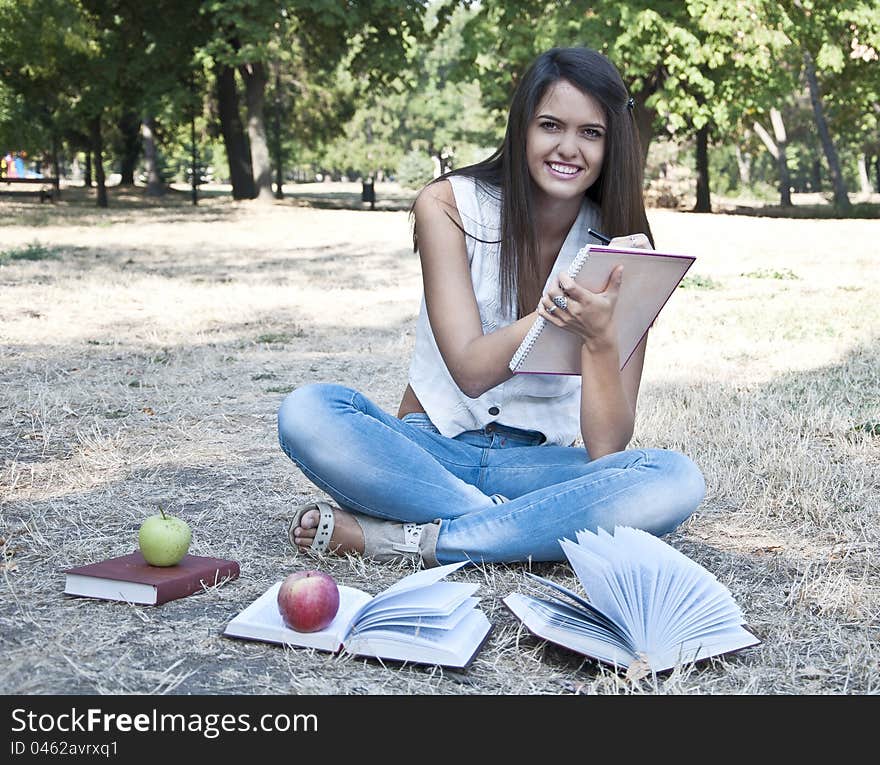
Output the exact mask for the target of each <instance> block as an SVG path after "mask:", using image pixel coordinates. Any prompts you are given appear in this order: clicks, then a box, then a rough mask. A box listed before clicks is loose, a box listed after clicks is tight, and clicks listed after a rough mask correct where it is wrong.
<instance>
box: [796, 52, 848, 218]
mask: <svg viewBox="0 0 880 765" xmlns="http://www.w3.org/2000/svg"><path fill="white" fill-rule="evenodd" d="M804 71H805V73H806V75H807V85H808V86H809V88H810V101H811V103H812V105H813V117H814V119H815V120H816V130H817V132H818V133H819V141H820V142H821V144H822V151H823V152H824V153H825V159H826V160H827V161H828V171H829V172H830V173H831V182H832V185H833V188H834V207H835V208H836V209H837V210H838V211H840V212H847V211H849V210H850V209H852V205H851V204H850V201H849V196H848V195H847V193H846V182H845V181H844V179H843V173H842V172H841V170H840V160H839V159H838V157H837V149H836V148H835V147H834V142H833V141H832V140H831V134H830V133H829V132H828V123H827V122H826V121H825V111H824V109H823V107H822V96H821V94H820V93H819V80H818V78H817V77H816V67H815V65H814V64H813V57H812V56H811V55H810V53H809V51H804Z"/></svg>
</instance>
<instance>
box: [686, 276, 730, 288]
mask: <svg viewBox="0 0 880 765" xmlns="http://www.w3.org/2000/svg"><path fill="white" fill-rule="evenodd" d="M723 286H724V285H722V284H721V282H719V281H717V280H716V279H713V278H712V277H711V276H702V275H699V274H695V275H693V276H685V277H684V279H682V280H681V282H680V283H679V285H678V288H679V289H685V290H687V289H692V290H718V289H721V287H723Z"/></svg>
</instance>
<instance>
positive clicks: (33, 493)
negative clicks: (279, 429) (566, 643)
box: [0, 189, 880, 695]
mask: <svg viewBox="0 0 880 765" xmlns="http://www.w3.org/2000/svg"><path fill="white" fill-rule="evenodd" d="M380 195H381V189H380ZM0 219H2V223H0V236H2V241H3V243H2V245H0V349H2V350H0V354H2V355H0V491H2V496H0V536H2V540H0V542H2V547H0V575H2V585H0V588H2V605H0V650H2V657H3V661H4V666H5V670H6V671H5V676H4V680H5V688H6V692H7V693H12V694H58V693H85V694H119V693H136V694H193V693H208V694H288V693H298V694H367V693H369V694H554V695H555V694H571V693H595V694H682V693H693V694H876V693H878V692H880V646H878V639H880V622H878V611H880V593H878V576H877V574H878V563H877V561H878V552H880V521H878V496H880V485H878V484H880V478H878V476H880V469H878V468H880V465H878V463H880V460H878V455H880V425H878V424H877V423H880V410H878V401H880V359H878V340H880V337H878V334H880V332H878V328H880V308H878V301H877V299H876V294H875V287H876V282H877V278H878V276H880V268H878V265H880V254H878V253H877V251H876V247H875V245H874V242H875V241H876V238H877V237H876V226H877V223H876V222H874V221H869V220H848V221H831V220H786V219H772V218H757V217H744V216H743V217H738V216H731V215H714V216H698V215H691V214H685V213H677V212H671V211H660V210H657V211H652V213H651V220H652V225H653V227H654V232H655V235H656V237H657V240H658V242H659V243H661V244H662V245H663V246H664V247H667V248H669V249H681V250H683V251H690V252H693V253H695V254H697V255H698V257H699V259H698V261H697V264H696V265H695V266H694V268H693V269H692V272H691V274H690V276H689V279H688V286H687V288H685V289H682V290H679V291H678V292H677V293H676V295H675V296H674V297H673V300H672V301H671V302H670V303H669V305H668V307H667V309H666V311H665V312H664V315H663V317H662V318H661V321H660V322H659V323H658V326H657V327H656V329H655V330H654V332H653V333H652V340H651V345H650V348H649V358H648V363H647V369H646V372H645V378H644V386H643V393H642V398H641V402H640V414H639V420H638V423H637V436H636V442H637V444H639V445H642V444H644V445H648V444H650V445H659V446H667V447H671V448H677V449H682V450H683V451H685V452H686V453H688V454H689V455H691V456H692V457H693V458H694V459H695V460H696V461H697V462H698V464H699V465H700V466H701V467H702V468H703V470H704V472H705V474H706V478H707V483H708V494H707V497H706V500H705V502H704V504H703V505H702V507H701V508H700V510H699V512H698V513H697V514H696V515H695V516H693V517H692V518H691V519H690V520H689V521H688V523H687V524H686V525H685V526H684V527H683V528H682V529H681V530H680V531H679V532H678V533H676V534H675V535H673V536H671V537H670V538H668V540H667V541H669V542H670V543H671V544H673V545H675V546H676V547H677V548H679V549H681V550H682V551H684V552H685V553H687V554H688V555H691V556H692V557H693V558H694V559H696V560H697V561H698V562H700V563H701V564H702V565H704V566H705V567H706V568H708V569H709V570H710V571H712V572H713V573H714V574H715V575H716V576H717V577H718V578H719V579H720V580H721V581H722V582H724V583H725V584H727V585H728V586H729V587H730V589H731V591H732V593H733V595H734V597H735V598H736V600H737V601H738V602H739V603H740V604H741V605H742V607H743V609H744V611H745V613H746V615H747V618H748V622H749V624H750V625H751V627H752V629H753V630H754V631H755V632H756V633H757V634H758V636H759V637H760V638H761V639H762V641H763V642H762V644H761V645H760V646H757V647H755V648H752V649H747V650H745V651H743V652H740V653H738V654H733V655H729V656H725V657H722V658H718V659H714V660H709V661H706V662H701V663H700V664H698V665H696V666H687V667H682V668H681V669H679V670H676V671H674V672H672V673H671V674H666V675H662V676H659V677H650V676H649V677H646V678H642V679H641V680H633V681H629V680H627V679H626V678H625V677H623V676H620V675H617V674H615V673H613V672H611V671H609V670H608V669H605V668H603V667H601V666H597V665H596V664H594V663H592V662H589V661H586V660H584V659H583V657H580V656H578V655H574V654H572V653H569V652H566V651H564V650H562V649H559V648H556V647H554V646H552V645H549V644H546V643H543V642H542V641H539V640H536V639H535V638H533V637H532V636H530V635H529V634H528V633H526V632H525V631H524V630H522V629H520V628H519V626H518V624H517V623H516V622H515V621H514V620H513V618H512V617H511V616H510V615H509V613H508V612H507V611H506V609H505V608H504V606H503V605H502V604H501V598H502V597H503V596H504V595H506V594H507V593H508V592H510V591H511V590H513V589H516V588H520V587H521V586H522V585H523V581H522V571H523V570H524V569H525V568H526V567H525V566H519V565H507V566H506V565H493V566H485V567H475V568H471V569H467V570H464V571H461V572H458V573H457V574H456V577H458V578H460V579H462V580H469V581H478V582H480V584H481V585H482V586H481V590H480V592H481V594H482V603H483V608H484V609H485V611H486V612H487V614H488V616H489V618H490V620H491V621H492V622H493V623H494V624H495V629H494V631H493V633H492V635H491V638H490V640H489V642H488V644H487V645H486V646H485V648H484V649H483V651H482V652H481V653H480V654H479V655H478V657H477V659H476V661H475V663H474V664H473V665H472V667H471V668H470V669H469V670H468V671H466V672H459V673H457V672H449V671H444V670H441V669H436V668H425V667H415V666H404V667H399V666H393V667H385V666H383V665H382V664H381V663H379V662H375V661H364V660H360V659H353V658H351V657H346V656H339V657H335V656H332V655H329V654H323V653H317V652H312V651H307V650H285V649H281V648H279V647H277V646H270V645H263V644H258V643H245V642H239V641H234V640H229V639H226V638H223V637H221V636H220V632H221V630H222V629H223V627H224V626H225V624H226V622H227V621H228V620H229V619H230V618H231V617H232V616H233V615H234V614H235V613H236V612H237V611H239V610H240V609H241V608H242V607H243V606H245V605H246V604H247V603H249V602H250V601H251V600H253V599H254V598H255V597H256V596H257V595H258V594H259V593H260V592H262V591H263V590H264V589H265V588H266V587H268V586H269V585H270V584H271V583H272V582H274V581H277V580H278V579H279V578H281V577H282V576H283V575H284V574H286V573H287V572H289V571H291V570H294V569H296V568H301V567H313V566H314V565H315V561H313V560H310V559H305V558H303V557H301V556H297V555H296V554H294V553H293V552H292V551H291V550H290V549H289V548H288V547H287V546H286V544H285V542H284V541H283V539H282V536H281V534H280V531H281V529H282V522H281V520H280V518H282V517H283V516H284V514H285V511H286V509H287V508H288V507H289V506H290V505H291V504H294V503H298V502H300V501H304V500H306V499H309V498H312V497H315V496H317V495H316V493H315V492H314V490H313V489H312V487H311V486H310V484H309V483H308V482H307V481H306V480H305V479H304V478H303V476H302V475H301V474H300V473H299V472H298V471H297V470H296V469H295V468H294V467H293V466H292V464H291V463H290V462H289V461H288V460H287V458H286V457H285V456H284V455H283V454H282V453H281V451H280V449H279V448H278V446H277V441H276V436H275V414H276V410H277V407H278V404H279V403H280V401H281V399H282V397H283V395H284V393H285V392H287V391H288V390H290V389H292V388H293V387H295V386H297V385H300V384H302V383H305V382H308V381H318V380H324V381H334V382H344V383H347V384H350V385H352V386H354V387H357V388H359V389H361V390H362V391H363V392H365V393H366V394H367V395H369V396H370V397H372V398H373V399H374V400H375V401H376V402H377V403H379V404H380V405H381V406H383V407H385V408H387V409H390V410H394V409H395V408H396V404H397V401H398V398H399V396H400V394H401V392H402V390H403V386H404V381H405V379H406V370H407V365H408V356H409V351H410V348H411V344H412V339H413V336H412V330H413V326H414V318H415V314H416V311H417V308H418V302H419V291H420V277H419V268H418V261H417V259H416V258H415V257H414V256H413V255H412V253H411V251H410V248H409V227H408V223H407V220H406V215H405V213H404V212H402V211H400V210H399V209H398V210H393V209H390V210H387V211H376V212H365V211H357V210H327V209H317V208H316V207H311V208H310V207H304V206H300V205H298V204H297V203H295V202H293V201H286V202H283V203H277V204H275V205H272V206H269V207H268V208H256V207H253V206H251V205H248V204H235V203H232V202H229V201H227V200H225V199H220V198H214V199H205V200H204V201H203V203H202V204H201V205H200V206H199V207H198V208H193V207H191V206H189V205H188V204H187V203H186V197H185V196H184V197H182V198H181V199H180V200H178V201H174V200H164V201H163V202H161V203H152V204H148V203H146V202H145V201H144V200H140V199H134V198H132V199H128V200H126V199H120V198H118V197H117V198H116V199H114V206H113V207H111V208H110V209H109V210H107V211H99V210H97V209H95V208H93V207H91V206H89V205H85V204H83V203H82V202H81V201H80V200H78V199H77V196H76V194H75V193H73V192H70V193H67V194H66V195H65V200H64V201H62V202H61V203H59V204H57V205H52V206H50V205H39V204H38V203H36V202H34V201H28V202H22V203H15V202H10V201H4V202H2V203H0ZM158 504H162V505H164V506H165V507H166V508H168V509H170V510H171V511H173V512H175V513H177V514H179V515H181V516H183V517H184V518H186V519H187V520H188V521H189V522H190V523H191V525H192V526H193V528H194V541H193V547H192V551H193V552H194V553H196V554H211V555H219V556H226V557H234V558H236V559H237V560H239V561H240V562H241V567H242V576H241V578H240V580H239V581H237V582H235V583H233V584H229V585H225V586H222V587H219V588H216V589H214V590H212V591H210V592H206V593H203V594H200V595H197V596H193V597H190V598H185V599H183V600H179V601H174V602H171V603H168V604H166V605H164V606H162V607H161V608H149V607H135V606H130V605H127V604H123V603H107V602H99V601H91V600H85V599H71V598H66V597H65V596H63V595H62V594H61V591H62V588H63V575H62V574H61V573H60V572H61V571H62V570H63V569H64V568H65V567H67V566H70V565H75V564H79V563H85V562H89V561H93V560H97V559H99V558H103V557H106V556H110V555H117V554H122V553H125V552H128V551H130V550H131V549H133V545H134V544H135V538H136V531H137V528H138V525H139V524H140V521H141V520H142V519H143V517H144V516H145V515H147V514H149V513H151V512H153V511H154V509H155V507H156V505H158ZM318 565H320V566H322V567H324V568H326V569H327V570H328V571H330V572H331V573H332V574H333V575H334V576H336V577H337V578H338V579H340V580H341V581H343V582H345V583H347V584H351V585H354V586H359V587H362V588H364V589H367V590H369V591H372V592H376V591H378V590H379V589H381V588H383V587H385V586H387V585H389V584H391V583H392V582H393V581H395V580H396V579H398V578H399V577H400V576H401V575H402V574H403V573H405V571H406V569H405V568H404V567H394V566H382V565H371V564H367V563H365V562H364V561H362V560H359V559H355V558H352V559H342V560H340V559H331V558H328V559H324V560H322V561H319V562H318ZM535 568H536V570H539V571H540V573H542V574H544V575H547V576H551V577H554V578H557V579H559V580H560V581H564V582H565V583H567V584H569V585H574V581H573V579H572V577H571V575H570V574H569V572H568V570H567V569H566V567H565V566H562V565H542V566H540V567H537V566H536V567H535Z"/></svg>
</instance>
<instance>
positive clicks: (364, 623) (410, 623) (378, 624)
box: [349, 598, 480, 634]
mask: <svg viewBox="0 0 880 765" xmlns="http://www.w3.org/2000/svg"><path fill="white" fill-rule="evenodd" d="M479 602H480V601H479V599H477V598H464V599H463V600H462V601H461V602H460V603H459V604H458V605H457V606H455V607H454V608H452V609H451V610H450V611H448V612H444V613H440V614H436V615H434V614H425V613H413V612H412V611H411V610H410V609H404V610H401V611H391V612H385V613H382V614H381V615H380V616H379V617H378V618H374V617H366V618H363V619H361V620H360V621H358V622H357V623H356V624H355V625H353V626H352V629H351V631H350V633H349V634H355V633H358V632H364V631H366V630H371V629H374V630H375V629H383V628H385V627H431V628H434V629H444V630H449V629H452V628H453V627H455V625H456V624H458V622H460V621H461V620H462V619H464V617H465V616H467V615H468V612H470V611H472V610H473V609H474V608H476V607H477V605H478V603H479Z"/></svg>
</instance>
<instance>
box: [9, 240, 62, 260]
mask: <svg viewBox="0 0 880 765" xmlns="http://www.w3.org/2000/svg"><path fill="white" fill-rule="evenodd" d="M55 257H57V253H56V251H55V249H53V248H51V247H45V246H44V245H42V244H40V243H39V242H32V243H31V244H27V245H25V246H24V247H14V248H12V249H10V250H0V265H3V264H4V263H8V262H10V261H13V260H47V259H49V258H55Z"/></svg>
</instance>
